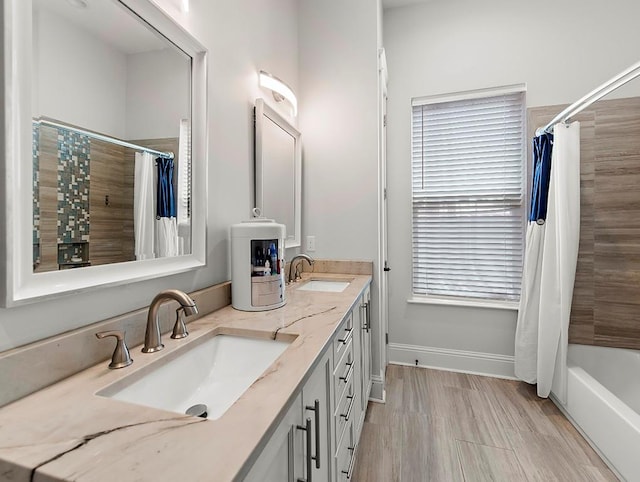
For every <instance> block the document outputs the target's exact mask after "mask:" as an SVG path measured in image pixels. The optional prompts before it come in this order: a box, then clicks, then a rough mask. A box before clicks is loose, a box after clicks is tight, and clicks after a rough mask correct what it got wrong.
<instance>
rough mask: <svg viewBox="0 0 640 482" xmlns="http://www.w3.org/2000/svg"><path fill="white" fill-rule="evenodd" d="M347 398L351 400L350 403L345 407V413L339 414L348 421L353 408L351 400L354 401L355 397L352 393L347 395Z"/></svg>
mask: <svg viewBox="0 0 640 482" xmlns="http://www.w3.org/2000/svg"><path fill="white" fill-rule="evenodd" d="M347 398H348V399H349V400H351V403H349V408H347V413H341V414H340V416H341V417H343V418H344V421H345V422H348V421H349V417H351V410H352V409H353V402H355V397H354V396H353V395H347Z"/></svg>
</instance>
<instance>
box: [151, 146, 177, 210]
mask: <svg viewBox="0 0 640 482" xmlns="http://www.w3.org/2000/svg"><path fill="white" fill-rule="evenodd" d="M156 165H157V166H158V194H157V200H156V216H157V217H159V218H175V217H176V196H175V191H174V189H173V159H167V158H163V157H158V158H157V159H156Z"/></svg>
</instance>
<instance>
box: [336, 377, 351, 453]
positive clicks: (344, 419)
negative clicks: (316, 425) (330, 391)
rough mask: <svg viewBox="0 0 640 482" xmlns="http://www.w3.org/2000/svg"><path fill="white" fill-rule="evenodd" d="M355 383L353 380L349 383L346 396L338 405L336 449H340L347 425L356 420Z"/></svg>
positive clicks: (345, 392)
mask: <svg viewBox="0 0 640 482" xmlns="http://www.w3.org/2000/svg"><path fill="white" fill-rule="evenodd" d="M354 383H355V382H354V381H353V378H352V379H351V380H350V381H349V383H348V385H347V388H346V390H345V391H344V396H343V397H342V398H341V399H340V402H339V403H338V404H337V405H336V413H335V414H334V417H335V421H336V423H335V427H336V429H335V434H334V436H335V443H336V445H335V446H336V447H338V445H339V443H340V439H342V432H343V431H344V428H345V427H346V426H347V424H348V423H349V422H350V421H351V420H352V419H353V418H354V414H355V408H356V406H355V404H356V403H357V402H356V397H355V391H354V389H353V388H354Z"/></svg>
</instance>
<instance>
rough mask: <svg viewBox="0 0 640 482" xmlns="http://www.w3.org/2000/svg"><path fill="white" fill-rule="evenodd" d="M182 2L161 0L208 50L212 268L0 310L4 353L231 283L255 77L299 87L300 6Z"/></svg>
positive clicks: (246, 194)
mask: <svg viewBox="0 0 640 482" xmlns="http://www.w3.org/2000/svg"><path fill="white" fill-rule="evenodd" d="M178 3H179V2H174V1H172V0H158V4H159V5H160V6H162V7H164V8H166V11H167V12H168V13H169V14H171V15H172V16H174V18H176V19H177V21H179V23H180V24H181V25H182V26H183V27H184V28H186V29H187V30H188V31H190V32H191V33H192V34H193V35H194V36H195V37H196V38H197V39H198V40H199V41H200V42H201V43H202V44H203V45H204V46H205V47H206V48H207V49H208V50H209V102H208V111H209V139H208V150H209V172H208V181H207V187H208V193H209V194H208V195H209V206H208V219H207V266H206V267H205V268H202V269H200V270H197V271H193V272H189V273H184V274H180V275H176V276H171V277H165V278H161V279H157V280H152V281H145V282H140V283H132V284H130V285H127V286H121V287H116V288H104V289H102V288H101V289H95V290H92V291H89V292H87V293H83V294H78V295H74V296H64V297H60V298H59V299H56V300H54V301H47V302H42V303H36V304H33V305H28V306H23V307H18V308H11V309H0V351H3V350H7V349H9V348H12V347H15V346H19V345H22V344H25V343H28V342H31V341H34V340H38V339H41V338H44V337H47V336H51V335H54V334H56V333H60V332H63V331H67V330H71V329H73V328H76V327H78V326H82V325H85V324H87V323H91V322H95V321H98V320H102V319H105V318H108V317H111V316H114V315H116V314H119V313H124V312H127V311H130V310H133V309H136V308H140V307H142V306H147V305H148V304H149V302H150V301H151V299H152V298H153V296H154V295H155V294H156V293H157V292H158V291H160V290H162V289H165V288H178V289H182V290H186V291H191V290H195V289H199V288H202V287H205V286H208V285H211V284H213V283H218V282H222V281H225V280H227V279H229V266H228V252H229V250H228V241H227V238H228V229H229V225H231V224H233V223H237V222H240V221H241V220H243V219H246V218H247V217H248V216H249V214H250V204H251V203H250V194H251V191H252V185H253V184H252V183H253V167H252V165H253V123H252V108H253V103H254V99H255V98H256V97H258V96H266V92H262V91H261V90H260V88H259V87H258V84H257V71H258V70H259V69H264V70H268V71H270V72H272V73H273V74H274V75H277V76H278V77H280V78H282V79H283V80H285V81H286V82H287V83H289V84H290V85H291V86H292V87H293V88H294V89H297V88H298V75H297V72H298V47H297V45H298V28H297V8H298V7H297V1H296V0H277V1H276V0H273V1H266V0H265V1H255V0H236V1H234V2H228V1H226V0H215V1H214V0H211V1H198V2H195V1H192V2H191V11H190V12H189V13H188V14H182V13H180V11H179V10H177V8H176V5H177V4H178ZM267 101H269V100H267ZM274 108H276V109H282V107H281V106H274ZM283 114H284V115H286V113H283ZM3 132H4V131H3Z"/></svg>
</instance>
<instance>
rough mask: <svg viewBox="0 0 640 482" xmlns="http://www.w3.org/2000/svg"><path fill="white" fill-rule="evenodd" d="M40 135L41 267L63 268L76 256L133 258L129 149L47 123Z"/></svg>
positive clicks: (101, 260)
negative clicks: (126, 177)
mask: <svg viewBox="0 0 640 482" xmlns="http://www.w3.org/2000/svg"><path fill="white" fill-rule="evenodd" d="M36 137H37V142H34V159H33V163H34V215H36V217H35V219H34V262H35V261H38V265H37V266H36V268H35V271H37V272H42V271H52V270H57V269H58V268H59V264H60V263H65V262H71V259H72V258H74V259H78V258H80V259H82V260H83V261H84V262H85V263H90V264H91V265H99V264H107V263H117V262H122V261H131V260H133V259H134V254H133V253H134V251H133V178H131V179H129V180H128V181H127V179H125V176H124V170H125V168H124V163H125V148H123V147H120V146H115V145H113V144H110V143H107V142H103V141H97V140H95V139H92V140H90V139H89V138H88V137H86V136H82V135H79V134H77V133H74V132H72V131H68V130H66V129H57V128H54V127H50V126H45V125H41V126H39V127H38V128H37V130H36V129H34V141H35V140H36ZM36 166H37V167H38V169H37V170H36ZM36 176H37V177H36ZM127 182H130V183H131V185H130V186H126V185H125V184H126V183H127ZM36 207H37V208H38V209H37V210H36ZM36 221H37V223H38V224H36ZM37 241H39V247H36V244H37ZM36 252H37V253H38V258H36ZM34 264H35V263H34ZM85 265H86V264H85Z"/></svg>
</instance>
